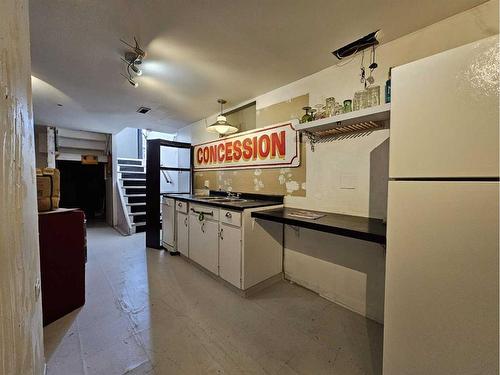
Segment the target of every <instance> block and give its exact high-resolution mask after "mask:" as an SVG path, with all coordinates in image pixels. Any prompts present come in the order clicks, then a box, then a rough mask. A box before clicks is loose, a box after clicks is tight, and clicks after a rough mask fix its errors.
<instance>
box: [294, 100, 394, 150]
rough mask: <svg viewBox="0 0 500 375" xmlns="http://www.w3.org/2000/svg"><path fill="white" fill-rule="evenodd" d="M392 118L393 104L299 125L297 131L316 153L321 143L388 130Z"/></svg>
mask: <svg viewBox="0 0 500 375" xmlns="http://www.w3.org/2000/svg"><path fill="white" fill-rule="evenodd" d="M390 118H391V104H390V103H387V104H382V105H378V106H376V107H370V108H364V109H360V110H357V111H353V112H349V113H343V114H341V115H337V116H331V117H327V118H323V119H319V120H314V121H310V122H306V123H303V124H298V125H297V130H298V131H300V132H302V133H304V134H305V135H306V136H307V138H308V139H309V142H310V143H311V149H312V150H313V151H314V145H315V144H316V143H318V142H321V141H328V140H334V139H338V138H339V137H342V136H347V135H352V134H363V133H367V132H371V131H374V130H378V129H386V128H388V127H389V120H390Z"/></svg>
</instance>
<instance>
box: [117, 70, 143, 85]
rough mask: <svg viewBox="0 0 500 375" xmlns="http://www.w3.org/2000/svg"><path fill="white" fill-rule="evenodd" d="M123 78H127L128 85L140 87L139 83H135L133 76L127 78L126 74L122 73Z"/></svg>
mask: <svg viewBox="0 0 500 375" xmlns="http://www.w3.org/2000/svg"><path fill="white" fill-rule="evenodd" d="M120 74H121V75H122V76H123V77H125V79H126V80H127V81H128V83H130V84H131V85H132V86H134V87H139V83H138V82H136V81H134V80H133V78H132V77H131V76H128V77H127V76H126V75H125V74H123V73H120Z"/></svg>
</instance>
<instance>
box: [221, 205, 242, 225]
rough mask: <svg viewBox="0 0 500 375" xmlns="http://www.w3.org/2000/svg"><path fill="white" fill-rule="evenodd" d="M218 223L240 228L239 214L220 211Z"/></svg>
mask: <svg viewBox="0 0 500 375" xmlns="http://www.w3.org/2000/svg"><path fill="white" fill-rule="evenodd" d="M220 221H221V222H222V223H226V224H231V225H234V226H237V227H240V226H241V212H237V211H229V210H224V209H221V210H220Z"/></svg>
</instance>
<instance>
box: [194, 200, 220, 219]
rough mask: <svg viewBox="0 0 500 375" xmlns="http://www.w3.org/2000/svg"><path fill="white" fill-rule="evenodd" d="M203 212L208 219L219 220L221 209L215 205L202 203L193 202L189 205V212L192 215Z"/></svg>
mask: <svg viewBox="0 0 500 375" xmlns="http://www.w3.org/2000/svg"><path fill="white" fill-rule="evenodd" d="M200 212H203V213H204V214H205V215H204V216H205V219H206V220H216V221H219V209H218V208H217V207H213V206H206V205H202V204H193V203H191V204H190V206H189V213H190V214H192V215H199V214H200Z"/></svg>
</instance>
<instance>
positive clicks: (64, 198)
mask: <svg viewBox="0 0 500 375" xmlns="http://www.w3.org/2000/svg"><path fill="white" fill-rule="evenodd" d="M57 168H58V169H59V171H60V173H61V201H60V203H59V206H60V207H63V208H80V209H82V210H83V211H84V212H85V216H86V218H87V220H89V221H105V220H106V183H105V179H104V177H105V164H104V163H98V164H93V165H85V164H82V163H81V162H79V161H67V160H58V161H57Z"/></svg>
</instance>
